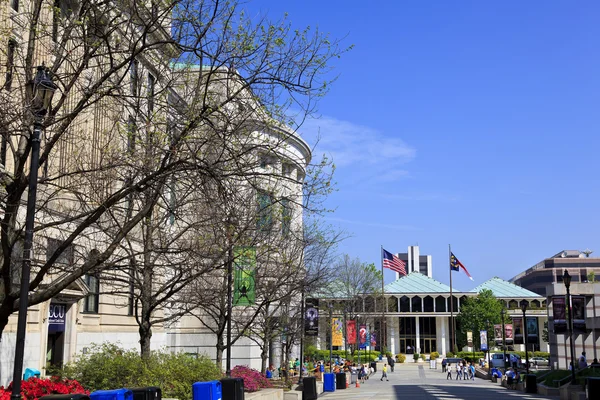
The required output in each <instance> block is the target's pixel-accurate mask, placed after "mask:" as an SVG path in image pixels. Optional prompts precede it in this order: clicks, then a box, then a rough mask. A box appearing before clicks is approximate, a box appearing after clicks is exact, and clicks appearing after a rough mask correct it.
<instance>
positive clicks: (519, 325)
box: [512, 317, 525, 344]
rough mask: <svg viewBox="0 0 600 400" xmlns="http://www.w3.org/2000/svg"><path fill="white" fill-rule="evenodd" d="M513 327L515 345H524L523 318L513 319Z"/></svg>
mask: <svg viewBox="0 0 600 400" xmlns="http://www.w3.org/2000/svg"><path fill="white" fill-rule="evenodd" d="M512 320H513V326H514V327H515V332H514V335H515V344H524V343H525V342H524V341H523V318H522V317H513V319H512Z"/></svg>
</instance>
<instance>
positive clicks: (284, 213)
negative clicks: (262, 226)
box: [281, 198, 292, 236]
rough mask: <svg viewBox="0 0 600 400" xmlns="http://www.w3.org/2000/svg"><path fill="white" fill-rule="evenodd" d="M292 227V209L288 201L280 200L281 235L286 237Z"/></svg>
mask: <svg viewBox="0 0 600 400" xmlns="http://www.w3.org/2000/svg"><path fill="white" fill-rule="evenodd" d="M291 226H292V207H291V206H290V200H289V199H285V198H284V199H281V234H282V235H283V236H288V235H289V234H290V228H291Z"/></svg>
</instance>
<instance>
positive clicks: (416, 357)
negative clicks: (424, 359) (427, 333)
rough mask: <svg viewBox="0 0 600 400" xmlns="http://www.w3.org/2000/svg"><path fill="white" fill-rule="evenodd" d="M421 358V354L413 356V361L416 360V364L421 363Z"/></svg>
mask: <svg viewBox="0 0 600 400" xmlns="http://www.w3.org/2000/svg"><path fill="white" fill-rule="evenodd" d="M419 357H421V355H420V354H419V353H415V354H413V360H415V362H417V361H419Z"/></svg>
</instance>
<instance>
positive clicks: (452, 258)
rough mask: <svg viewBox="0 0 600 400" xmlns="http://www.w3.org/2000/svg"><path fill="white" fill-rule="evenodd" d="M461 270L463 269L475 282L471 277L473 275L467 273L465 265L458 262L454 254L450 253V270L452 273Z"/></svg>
mask: <svg viewBox="0 0 600 400" xmlns="http://www.w3.org/2000/svg"><path fill="white" fill-rule="evenodd" d="M459 268H462V270H463V271H465V274H467V276H468V277H469V279H470V280H473V278H472V277H471V274H469V271H467V268H466V267H465V266H464V265H463V263H461V262H460V261H458V258H456V256H455V255H454V253H450V269H451V270H452V271H458V270H459Z"/></svg>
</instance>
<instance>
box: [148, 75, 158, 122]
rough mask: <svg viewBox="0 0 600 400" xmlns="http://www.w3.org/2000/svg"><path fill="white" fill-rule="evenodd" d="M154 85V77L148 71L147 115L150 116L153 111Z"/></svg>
mask: <svg viewBox="0 0 600 400" xmlns="http://www.w3.org/2000/svg"><path fill="white" fill-rule="evenodd" d="M155 85H156V78H155V77H154V75H152V74H151V73H148V116H149V117H152V113H153V112H154V94H155V93H154V90H155Z"/></svg>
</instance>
